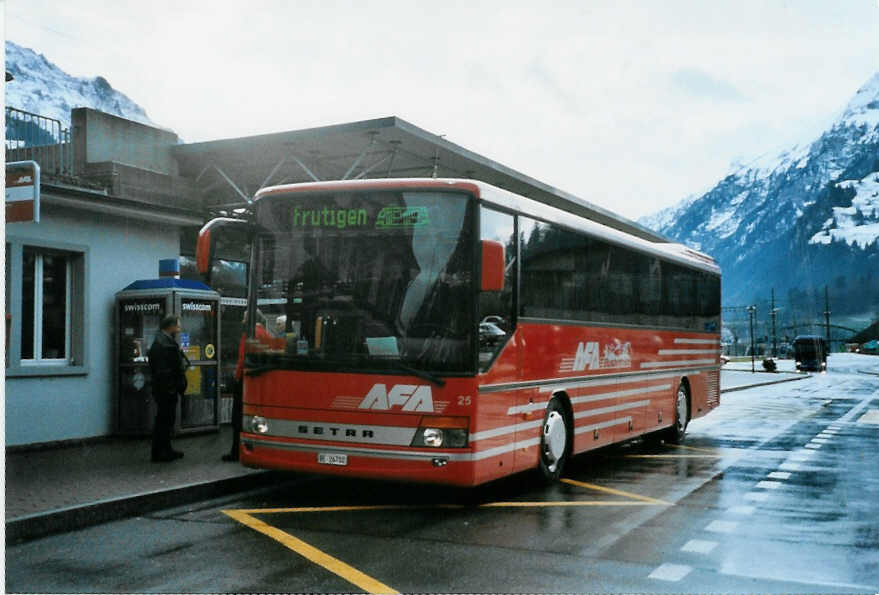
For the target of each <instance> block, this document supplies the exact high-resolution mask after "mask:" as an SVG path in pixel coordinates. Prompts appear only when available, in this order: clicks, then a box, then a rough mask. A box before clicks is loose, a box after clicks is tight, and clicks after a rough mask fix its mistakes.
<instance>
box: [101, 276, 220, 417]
mask: <svg viewBox="0 0 879 595" xmlns="http://www.w3.org/2000/svg"><path fill="white" fill-rule="evenodd" d="M168 314H176V315H177V316H179V317H180V321H181V332H180V334H179V335H178V336H177V341H178V343H180V347H181V348H182V350H183V353H184V354H185V355H186V357H187V359H188V360H189V366H188V368H187V370H186V379H187V388H186V394H184V395H182V397H181V399H180V400H179V402H178V410H177V419H176V427H175V431H176V432H177V433H187V432H196V431H205V430H216V429H217V428H218V427H219V423H218V422H219V419H218V414H219V396H220V392H219V390H220V385H219V382H218V374H219V369H220V361H219V360H220V294H218V293H217V292H216V291H213V290H211V289H210V288H209V287H208V286H207V285H205V284H204V283H201V282H199V281H190V280H185V279H176V278H164V279H149V280H142V281H135V282H134V283H132V284H131V285H129V286H128V287H126V288H125V289H123V290H122V291H120V292H118V293H117V294H116V362H117V363H116V370H117V374H116V378H117V385H116V386H117V391H118V401H117V402H118V408H117V411H118V415H117V432H118V433H119V434H148V433H150V432H152V428H153V423H154V421H155V417H156V405H155V402H154V401H153V398H152V386H151V379H150V369H149V361H148V359H147V354H148V352H149V349H150V346H151V345H152V343H153V340H154V338H155V336H156V333H158V332H160V329H159V323H160V321H161V320H162V318H164V317H165V316H166V315H168Z"/></svg>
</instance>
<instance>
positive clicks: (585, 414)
mask: <svg viewBox="0 0 879 595" xmlns="http://www.w3.org/2000/svg"><path fill="white" fill-rule="evenodd" d="M649 404H650V401H649V400H647V401H633V402H631V403H623V404H622V405H614V406H613V407H602V408H600V409H587V410H586V411H580V412H577V413H575V414H574V419H583V418H584V417H594V416H596V415H602V414H604V413H613V412H614V411H625V410H626V409H634V408H636V407H646V406H647V405H649Z"/></svg>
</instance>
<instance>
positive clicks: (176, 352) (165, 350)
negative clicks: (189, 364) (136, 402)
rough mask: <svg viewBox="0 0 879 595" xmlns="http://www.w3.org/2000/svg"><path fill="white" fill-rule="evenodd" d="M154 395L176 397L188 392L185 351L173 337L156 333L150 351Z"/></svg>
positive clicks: (157, 396) (156, 396)
mask: <svg viewBox="0 0 879 595" xmlns="http://www.w3.org/2000/svg"><path fill="white" fill-rule="evenodd" d="M148 355H149V361H150V373H151V375H152V383H153V397H154V398H156V399H160V398H163V397H174V396H177V395H178V394H181V395H182V394H183V393H185V392H186V364H185V362H184V355H183V352H182V351H181V350H180V347H179V346H178V345H177V342H176V341H174V339H172V338H171V337H169V336H168V335H166V334H165V333H163V332H161V331H160V332H158V333H157V334H156V339H155V341H153V344H152V346H151V347H150V351H149V354H148Z"/></svg>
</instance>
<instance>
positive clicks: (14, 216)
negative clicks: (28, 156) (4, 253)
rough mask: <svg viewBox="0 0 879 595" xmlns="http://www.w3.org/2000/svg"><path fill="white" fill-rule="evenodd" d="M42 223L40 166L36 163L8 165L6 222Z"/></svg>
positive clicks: (16, 162)
mask: <svg viewBox="0 0 879 595" xmlns="http://www.w3.org/2000/svg"><path fill="white" fill-rule="evenodd" d="M30 221H33V222H34V223H38V222H39V221H40V166H39V165H38V164H37V162H36V161H14V162H12V163H7V164H6V222H7V223H23V222H30Z"/></svg>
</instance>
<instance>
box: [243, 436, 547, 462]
mask: <svg viewBox="0 0 879 595" xmlns="http://www.w3.org/2000/svg"><path fill="white" fill-rule="evenodd" d="M242 442H243V443H244V444H245V445H251V446H253V445H256V446H261V447H266V448H279V449H283V450H295V451H301V452H334V453H343V454H349V455H354V456H362V457H373V458H379V459H402V460H412V459H416V460H423V461H432V460H434V459H444V460H447V461H456V462H474V461H481V460H483V459H487V458H490V457H496V456H500V455H503V454H506V453H508V452H512V451H514V450H519V449H525V448H532V447H534V446H537V445H538V444H540V437H539V436H538V437H536V438H529V439H527V440H522V441H520V442H511V443H509V444H504V445H501V446H497V447H495V448H489V449H486V450H482V451H476V452H471V453H468V452H462V453H457V452H444V451H441V450H440V451H434V452H430V451H423V450H420V451H411V450H387V449H371V448H353V447H348V446H334V445H329V444H301V443H296V442H275V441H272V440H263V439H256V438H249V437H244V438H242Z"/></svg>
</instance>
